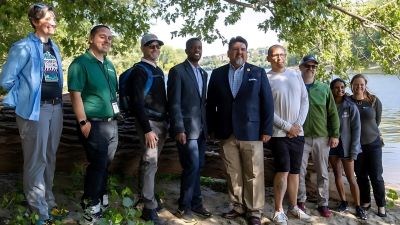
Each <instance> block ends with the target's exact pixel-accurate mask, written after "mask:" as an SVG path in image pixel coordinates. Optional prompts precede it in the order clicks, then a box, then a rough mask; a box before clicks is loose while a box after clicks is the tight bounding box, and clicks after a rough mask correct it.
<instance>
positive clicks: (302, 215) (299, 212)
mask: <svg viewBox="0 0 400 225" xmlns="http://www.w3.org/2000/svg"><path fill="white" fill-rule="evenodd" d="M289 214H290V215H292V216H294V217H296V218H297V219H299V220H302V221H305V222H311V216H309V215H308V214H306V213H305V212H304V211H303V210H301V209H300V208H299V207H298V206H297V205H296V206H294V207H293V209H289V210H288V215H289Z"/></svg>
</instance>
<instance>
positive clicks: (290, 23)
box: [159, 0, 400, 79]
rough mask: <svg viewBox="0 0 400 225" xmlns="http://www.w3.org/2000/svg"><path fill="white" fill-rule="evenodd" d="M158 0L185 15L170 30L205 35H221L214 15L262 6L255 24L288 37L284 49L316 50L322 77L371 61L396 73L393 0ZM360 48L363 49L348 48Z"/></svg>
mask: <svg viewBox="0 0 400 225" xmlns="http://www.w3.org/2000/svg"><path fill="white" fill-rule="evenodd" d="M159 4H160V11H159V16H161V17H162V18H163V19H164V20H165V21H167V23H174V22H176V20H177V18H183V20H184V21H185V23H184V24H183V25H182V28H181V30H180V31H177V32H175V35H180V36H186V35H189V34H193V33H194V34H196V35H198V36H201V37H203V39H204V40H207V41H212V40H214V39H215V38H217V37H220V35H219V30H218V29H217V28H215V27H214V25H215V20H216V19H217V18H218V16H225V17H224V21H225V25H228V24H233V23H235V22H236V21H237V20H238V19H240V14H241V13H242V12H243V11H244V9H245V8H250V9H252V10H254V11H256V12H262V13H264V14H265V20H264V21H263V22H262V23H260V24H259V25H258V26H259V28H260V29H261V30H264V31H268V30H274V31H276V32H277V33H278V35H279V38H280V39H281V40H283V41H285V42H286V43H288V48H289V49H288V50H289V52H291V53H292V54H294V55H299V56H303V55H305V54H308V53H313V54H316V55H318V56H319V59H320V61H321V63H320V65H321V67H322V68H325V70H320V71H319V76H320V77H321V79H327V78H329V77H330V76H331V74H339V75H342V76H345V75H347V73H348V72H349V71H350V70H360V69H362V68H363V67H364V66H368V65H370V64H379V65H380V66H382V68H383V69H384V71H385V72H387V73H392V74H396V73H397V74H398V73H399V69H400V65H399V63H398V60H399V57H398V56H399V53H400V45H399V35H398V34H397V33H396V32H395V31H397V30H399V28H400V24H399V23H400V13H399V12H400V11H399V8H400V7H399V2H398V1H395V0H379V1H378V0H369V1H362V2H361V1H350V0H348V1H346V0H342V1H339V0H334V1H331V0H304V1H290V0H280V1H272V0H243V1H237V0H225V1H218V0H198V1H195V2H192V1H190V0H180V1H168V0H161V1H159ZM166 9H167V10H166ZM165 12H166V13H165ZM392 15H393V16H392ZM382 24H383V25H382ZM377 37H379V38H380V41H376V39H377ZM361 39H362V40H363V41H360V40H361ZM225 41H226V40H225ZM360 48H361V49H362V51H363V52H367V53H368V54H363V55H361V56H360V55H358V54H353V53H354V52H355V51H357V50H359V49H360Z"/></svg>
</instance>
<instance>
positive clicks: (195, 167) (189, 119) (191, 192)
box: [167, 38, 211, 222]
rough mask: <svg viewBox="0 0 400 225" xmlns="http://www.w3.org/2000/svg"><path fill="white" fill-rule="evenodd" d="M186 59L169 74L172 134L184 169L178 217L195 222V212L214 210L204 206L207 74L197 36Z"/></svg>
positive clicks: (202, 213) (188, 46)
mask: <svg viewBox="0 0 400 225" xmlns="http://www.w3.org/2000/svg"><path fill="white" fill-rule="evenodd" d="M185 52H186V54H187V59H186V60H185V61H184V62H182V63H180V64H178V65H176V66H174V67H172V68H171V70H170V71H169V74H168V87H167V92H168V105H169V107H168V108H169V114H170V119H171V127H170V133H171V137H175V140H176V144H177V147H178V151H179V160H180V163H181V166H182V168H183V171H182V175H181V190H180V197H179V208H178V210H177V212H176V214H175V215H176V216H177V217H179V218H181V219H182V220H184V221H185V222H195V221H196V220H195V219H194V217H193V216H192V212H194V213H195V214H197V215H200V216H202V217H210V216H211V213H210V212H209V211H208V210H206V209H205V208H204V206H203V202H202V197H201V191H200V170H201V168H202V167H203V165H204V152H205V149H206V140H205V136H206V134H207V126H206V109H205V103H206V92H207V73H206V72H205V71H204V70H203V69H202V68H200V66H199V60H200V58H201V54H202V43H201V41H200V39H198V38H191V39H189V40H188V41H187V42H186V49H185Z"/></svg>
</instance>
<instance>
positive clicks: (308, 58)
mask: <svg viewBox="0 0 400 225" xmlns="http://www.w3.org/2000/svg"><path fill="white" fill-rule="evenodd" d="M311 61H313V62H315V63H316V64H318V60H317V57H316V56H315V55H306V56H304V57H303V59H302V60H301V62H300V65H303V64H306V63H308V62H311Z"/></svg>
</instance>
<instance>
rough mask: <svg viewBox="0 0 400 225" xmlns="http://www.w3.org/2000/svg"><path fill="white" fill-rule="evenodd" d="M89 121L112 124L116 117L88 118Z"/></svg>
mask: <svg viewBox="0 0 400 225" xmlns="http://www.w3.org/2000/svg"><path fill="white" fill-rule="evenodd" d="M88 120H89V121H93V122H111V121H113V120H115V118H114V117H109V118H88Z"/></svg>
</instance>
